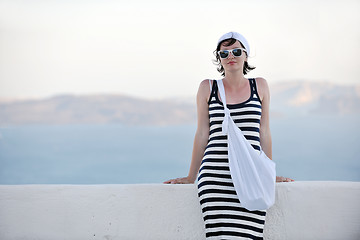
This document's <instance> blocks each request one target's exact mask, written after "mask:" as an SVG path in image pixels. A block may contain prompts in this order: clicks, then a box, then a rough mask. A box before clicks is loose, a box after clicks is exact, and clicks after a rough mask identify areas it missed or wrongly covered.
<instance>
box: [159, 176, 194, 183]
mask: <svg viewBox="0 0 360 240" xmlns="http://www.w3.org/2000/svg"><path fill="white" fill-rule="evenodd" d="M163 183H165V184H192V183H194V181H191V180H190V179H189V177H183V178H175V179H170V180H167V181H165V182H163Z"/></svg>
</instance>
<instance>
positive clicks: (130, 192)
mask: <svg viewBox="0 0 360 240" xmlns="http://www.w3.org/2000/svg"><path fill="white" fill-rule="evenodd" d="M276 196H277V199H276V204H275V205H274V206H273V207H272V208H271V209H269V210H268V214H267V218H266V224H265V239H275V240H281V239H284V240H289V239H290V240H296V239H301V240H306V239H318V240H321V239H336V240H338V239H342V240H344V239H360V182H293V183H278V184H277V195H276ZM0 239H1V240H11V239H16V240H19V239H24V240H25V239H26V240H27V239H37V240H42V239H44V240H49V239H50V240H57V239H61V240H64V239H81V240H84V239H94V240H95V239H107V240H109V239H121V240H127V239H139V240H146V239H154V240H155V239H156V240H161V239H164V240H176V239H179V240H180V239H181V240H186V239H189V240H190V239H191V240H199V239H200V240H201V239H205V234H204V227H203V220H202V215H201V209H200V205H199V202H198V199H197V189H196V185H163V184H139V185H137V184H136V185H135V184H134V185H15V186H6V185H2V186H1V185H0Z"/></svg>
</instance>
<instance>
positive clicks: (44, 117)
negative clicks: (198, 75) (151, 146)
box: [0, 95, 196, 126]
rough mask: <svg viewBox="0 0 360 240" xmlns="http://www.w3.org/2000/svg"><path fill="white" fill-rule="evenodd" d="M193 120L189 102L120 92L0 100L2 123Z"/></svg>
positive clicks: (185, 121) (130, 122) (0, 120)
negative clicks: (127, 94)
mask: <svg viewBox="0 0 360 240" xmlns="http://www.w3.org/2000/svg"><path fill="white" fill-rule="evenodd" d="M195 121H196V110H195V106H194V105H193V104H189V103H182V102H179V101H169V100H154V101H150V100H144V99H139V98H132V97H127V96H122V95H93V96H92V95H87V96H72V95H62V96H55V97H51V98H48V99H40V100H29V101H16V102H9V101H7V102H5V103H1V102H0V125H2V126H4V125H17V124H93V123H101V124H106V123H122V124H130V125H138V124H144V125H154V124H155V125H169V124H170V125H172V124H183V123H190V122H191V123H193V122H195Z"/></svg>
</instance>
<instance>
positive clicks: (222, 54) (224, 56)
mask: <svg viewBox="0 0 360 240" xmlns="http://www.w3.org/2000/svg"><path fill="white" fill-rule="evenodd" d="M219 55H220V57H221V58H227V57H228V56H229V51H220V52H219Z"/></svg>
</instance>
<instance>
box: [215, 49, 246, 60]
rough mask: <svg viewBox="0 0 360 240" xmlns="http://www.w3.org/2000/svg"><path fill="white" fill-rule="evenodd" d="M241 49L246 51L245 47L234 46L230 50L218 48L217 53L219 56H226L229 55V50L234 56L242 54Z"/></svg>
mask: <svg viewBox="0 0 360 240" xmlns="http://www.w3.org/2000/svg"><path fill="white" fill-rule="evenodd" d="M242 51H244V52H246V49H244V48H235V49H231V50H220V51H218V52H217V53H218V54H219V56H220V58H228V57H229V55H230V52H231V53H232V55H233V56H234V57H240V56H241V54H242Z"/></svg>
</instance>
